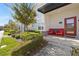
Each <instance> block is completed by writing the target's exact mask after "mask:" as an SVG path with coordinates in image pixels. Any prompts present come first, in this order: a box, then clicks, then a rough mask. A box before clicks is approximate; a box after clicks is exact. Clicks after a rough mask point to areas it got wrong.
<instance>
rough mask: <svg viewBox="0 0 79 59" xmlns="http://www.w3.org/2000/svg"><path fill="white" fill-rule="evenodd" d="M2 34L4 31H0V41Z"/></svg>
mask: <svg viewBox="0 0 79 59" xmlns="http://www.w3.org/2000/svg"><path fill="white" fill-rule="evenodd" d="M3 34H4V31H0V41H1V39H2V37H3Z"/></svg>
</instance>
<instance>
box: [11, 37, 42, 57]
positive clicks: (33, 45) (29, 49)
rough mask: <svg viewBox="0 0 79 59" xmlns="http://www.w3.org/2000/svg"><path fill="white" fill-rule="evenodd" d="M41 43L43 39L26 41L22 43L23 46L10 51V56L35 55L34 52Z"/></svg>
mask: <svg viewBox="0 0 79 59" xmlns="http://www.w3.org/2000/svg"><path fill="white" fill-rule="evenodd" d="M42 43H43V37H38V38H36V39H35V40H28V41H26V42H24V44H23V45H21V46H19V47H17V48H15V49H14V50H13V51H12V56H25V55H32V53H35V51H36V50H37V49H39V48H40V47H41V46H42Z"/></svg>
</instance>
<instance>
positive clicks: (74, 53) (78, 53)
mask: <svg viewBox="0 0 79 59" xmlns="http://www.w3.org/2000/svg"><path fill="white" fill-rule="evenodd" d="M71 55H72V56H79V48H72V52H71Z"/></svg>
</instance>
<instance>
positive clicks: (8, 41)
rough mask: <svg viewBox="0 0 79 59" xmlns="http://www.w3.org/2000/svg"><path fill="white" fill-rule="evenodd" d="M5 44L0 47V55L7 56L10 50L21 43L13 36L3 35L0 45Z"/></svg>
mask: <svg viewBox="0 0 79 59" xmlns="http://www.w3.org/2000/svg"><path fill="white" fill-rule="evenodd" d="M3 45H7V46H6V47H3V48H0V56H8V55H11V51H12V50H13V49H14V48H15V47H18V46H19V45H21V43H20V42H17V41H16V40H15V39H14V38H11V37H3V39H2V41H1V43H0V46H3Z"/></svg>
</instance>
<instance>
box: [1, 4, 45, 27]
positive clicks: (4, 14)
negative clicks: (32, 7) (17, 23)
mask: <svg viewBox="0 0 79 59" xmlns="http://www.w3.org/2000/svg"><path fill="white" fill-rule="evenodd" d="M10 5H11V3H10ZM39 6H41V4H38V7H39ZM11 12H12V10H11V9H10V8H9V7H8V6H6V4H5V3H0V26H4V25H5V24H7V23H8V21H9V20H11V19H12V16H11ZM37 15H38V16H37V19H38V22H39V23H40V22H41V23H42V22H44V21H43V19H44V17H43V14H41V13H39V12H38V13H37ZM40 17H41V18H40ZM40 20H41V21H40Z"/></svg>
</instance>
